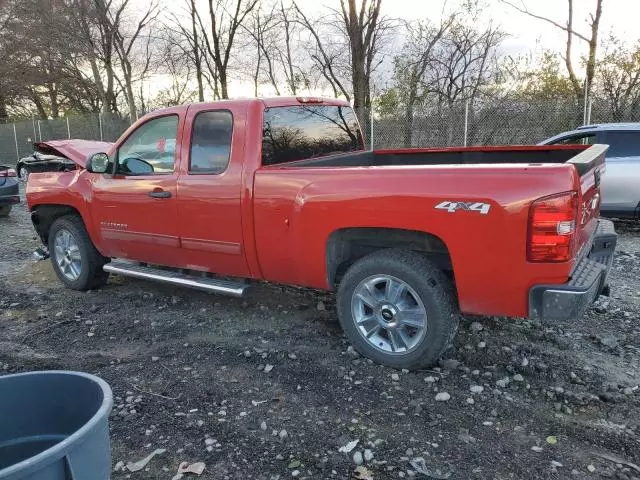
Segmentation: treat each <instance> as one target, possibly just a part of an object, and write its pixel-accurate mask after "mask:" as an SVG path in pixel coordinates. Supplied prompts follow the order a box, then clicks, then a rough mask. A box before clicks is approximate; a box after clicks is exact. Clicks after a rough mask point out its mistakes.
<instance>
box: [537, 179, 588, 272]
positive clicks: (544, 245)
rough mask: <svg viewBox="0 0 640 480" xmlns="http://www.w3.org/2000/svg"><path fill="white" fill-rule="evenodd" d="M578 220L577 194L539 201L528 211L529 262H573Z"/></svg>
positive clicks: (560, 195) (569, 193) (562, 194)
mask: <svg viewBox="0 0 640 480" xmlns="http://www.w3.org/2000/svg"><path fill="white" fill-rule="evenodd" d="M577 218H578V195H577V193H576V192H567V193H561V194H559V195H552V196H550V197H544V198H539V199H538V200H536V201H535V202H533V204H532V205H531V208H530V210H529V238H528V244H527V259H528V260H529V261H530V262H566V261H568V260H570V259H571V257H572V255H573V252H574V246H575V236H576V219H577Z"/></svg>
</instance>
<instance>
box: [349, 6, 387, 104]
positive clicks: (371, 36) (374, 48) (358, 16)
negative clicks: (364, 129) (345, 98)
mask: <svg viewBox="0 0 640 480" xmlns="http://www.w3.org/2000/svg"><path fill="white" fill-rule="evenodd" d="M345 2H346V3H345ZM381 5H382V0H361V2H360V8H358V7H357V6H356V0H340V6H341V7H342V20H343V21H344V30H345V32H346V34H347V37H348V39H349V47H350V51H351V83H352V85H353V107H354V108H355V109H356V111H357V110H359V109H361V108H365V109H369V108H370V107H371V73H372V71H373V70H374V69H375V68H376V67H377V66H378V64H379V59H378V53H379V48H380V41H381V35H382V33H383V30H384V29H385V28H386V27H387V22H386V20H385V19H384V18H382V17H381V16H380V7H381Z"/></svg>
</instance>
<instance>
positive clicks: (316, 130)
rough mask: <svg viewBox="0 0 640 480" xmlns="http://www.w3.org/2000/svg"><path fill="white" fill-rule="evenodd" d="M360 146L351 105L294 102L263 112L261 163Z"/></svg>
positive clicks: (358, 130)
mask: <svg viewBox="0 0 640 480" xmlns="http://www.w3.org/2000/svg"><path fill="white" fill-rule="evenodd" d="M363 149H364V146H363V143H362V135H361V134H360V128H359V127H358V121H357V119H356V116H355V114H354V113H353V110H352V109H351V107H342V106H336V105H299V106H298V105H296V106H293V107H274V108H268V109H266V110H265V111H264V124H263V133H262V164H263V165H275V164H279V163H287V162H294V161H296V160H305V159H307V158H316V157H324V156H327V155H332V154H335V153H343V152H352V151H354V150H363Z"/></svg>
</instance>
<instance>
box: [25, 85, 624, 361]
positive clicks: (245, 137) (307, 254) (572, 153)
mask: <svg viewBox="0 0 640 480" xmlns="http://www.w3.org/2000/svg"><path fill="white" fill-rule="evenodd" d="M47 145H48V147H49V148H50V150H51V151H53V152H56V154H58V155H61V156H65V157H67V158H69V159H71V160H73V161H74V162H76V164H77V169H76V170H72V171H67V172H54V173H39V174H34V175H32V176H30V177H29V181H28V185H27V200H28V205H29V208H30V210H31V215H32V219H33V223H34V225H35V228H36V230H37V232H38V234H39V235H40V237H41V239H42V241H43V242H44V243H45V245H48V248H49V251H50V254H51V257H52V262H53V266H54V268H55V271H56V272H57V274H58V276H59V277H60V279H61V280H62V282H64V283H65V284H66V285H67V286H68V287H70V288H73V289H80V290H83V289H90V288H95V287H97V286H99V285H101V284H103V283H104V282H105V281H106V279H107V275H108V274H109V273H114V274H120V275H128V276H132V277H137V278H143V279H151V280H157V281H162V282H167V283H170V284H174V285H182V286H188V287H194V288H198V289H202V290H206V291H211V292H217V293H223V294H229V295H235V296H242V295H244V294H245V293H246V292H247V289H248V288H249V287H250V285H251V283H252V281H255V280H268V281H270V282H277V283H283V284H292V285H301V286H306V287H313V288H319V289H326V290H337V293H338V295H337V310H338V315H339V318H340V322H341V324H342V327H343V329H344V331H345V333H346V334H347V336H348V337H349V339H350V341H351V342H352V343H353V345H354V346H355V347H356V348H357V349H358V350H359V351H360V352H361V353H363V354H364V355H366V356H368V357H370V358H372V359H374V360H376V361H378V362H381V363H384V364H387V365H391V366H394V367H401V368H419V367H423V366H426V365H429V364H432V363H433V362H435V361H436V360H437V359H438V358H439V357H440V356H441V355H442V353H443V352H444V350H445V349H446V348H447V346H448V345H449V343H450V341H451V339H452V338H453V336H454V334H455V332H456V329H457V325H458V319H459V316H460V314H461V313H462V314H477V315H500V316H510V317H526V316H531V317H538V318H541V319H545V320H547V319H552V320H571V319H575V318H577V317H578V316H580V315H581V314H582V313H583V312H584V311H585V310H586V308H587V306H588V305H589V304H590V303H591V302H592V301H593V300H594V299H595V298H597V297H598V295H600V294H601V293H607V290H608V286H607V285H608V283H607V275H608V272H609V269H610V267H611V262H612V259H613V251H614V248H615V244H616V234H615V231H614V229H613V224H612V223H611V222H609V221H606V220H601V219H599V218H598V213H599V201H600V194H599V183H600V176H601V174H602V173H603V170H604V163H603V162H604V154H605V151H606V149H607V147H606V146H605V145H593V146H587V145H585V146H582V145H566V146H564V145H563V146H543V147H540V146H533V147H531V146H514V147H512V146H509V147H481V148H476V147H472V148H453V149H452V148H445V149H409V150H380V151H365V149H364V145H363V140H362V135H361V132H360V128H359V125H358V122H357V119H356V116H355V115H354V113H353V111H352V109H351V108H350V106H349V105H348V104H347V103H346V102H343V101H340V100H327V99H317V98H275V99H249V100H235V101H224V102H214V103H201V104H195V105H188V106H180V107H175V108H169V109H166V110H160V111H156V112H153V113H151V114H148V115H146V116H145V117H143V118H141V119H140V120H139V121H138V122H136V123H135V124H134V125H133V126H132V127H131V128H130V129H129V130H128V131H127V132H125V133H124V134H123V135H122V137H121V138H120V139H119V140H118V141H117V142H115V143H114V144H112V145H107V146H105V144H100V143H97V142H94V143H91V142H78V141H57V142H47ZM44 147H45V146H44V145H41V148H44Z"/></svg>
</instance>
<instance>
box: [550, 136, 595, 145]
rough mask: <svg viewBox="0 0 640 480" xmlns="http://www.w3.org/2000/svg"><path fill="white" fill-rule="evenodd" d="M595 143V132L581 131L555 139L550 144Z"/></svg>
mask: <svg viewBox="0 0 640 480" xmlns="http://www.w3.org/2000/svg"><path fill="white" fill-rule="evenodd" d="M594 143H596V134H595V133H583V134H581V135H573V136H571V137H565V138H562V139H560V140H556V141H555V142H553V144H552V145H593V144H594Z"/></svg>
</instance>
